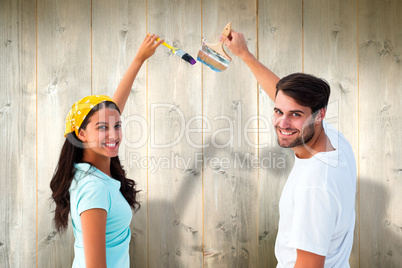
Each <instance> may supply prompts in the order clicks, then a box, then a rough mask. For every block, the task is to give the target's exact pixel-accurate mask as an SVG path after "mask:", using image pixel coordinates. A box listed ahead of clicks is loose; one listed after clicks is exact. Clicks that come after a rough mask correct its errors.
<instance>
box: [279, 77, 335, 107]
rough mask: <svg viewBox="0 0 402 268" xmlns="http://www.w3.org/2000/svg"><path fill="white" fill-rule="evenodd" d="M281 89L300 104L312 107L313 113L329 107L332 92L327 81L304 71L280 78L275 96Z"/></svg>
mask: <svg viewBox="0 0 402 268" xmlns="http://www.w3.org/2000/svg"><path fill="white" fill-rule="evenodd" d="M280 90H281V91H282V92H283V94H285V95H286V96H288V97H291V98H292V99H294V100H295V101H296V103H298V104H299V105H302V106H306V107H310V108H311V112H312V113H315V112H317V111H319V110H320V109H321V108H326V107H327V105H328V99H329V95H330V93H331V89H330V86H329V84H328V82H327V81H325V80H324V79H321V78H317V77H315V76H313V75H310V74H304V73H294V74H290V75H288V76H286V77H284V78H282V79H281V80H279V82H278V83H277V84H276V93H275V97H276V96H277V95H278V92H279V91H280Z"/></svg>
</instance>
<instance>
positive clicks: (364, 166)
mask: <svg viewBox="0 0 402 268" xmlns="http://www.w3.org/2000/svg"><path fill="white" fill-rule="evenodd" d="M400 14H402V2H401V1H398V0H392V1H366V0H364V1H359V81H360V99H359V102H360V113H359V114H360V124H359V125H360V128H359V141H360V156H359V158H360V174H361V182H360V200H361V203H360V211H361V213H360V222H361V225H360V256H361V259H360V266H361V267H390V268H392V267H401V266H402V249H401V230H402V213H401V208H400V204H401V201H402V197H401V192H402V180H401V170H402V169H401V163H402V155H401V153H400V151H401V148H402V142H401V139H400V137H401V136H402V123H401V116H402V113H401V109H400V107H401V102H402V93H401V92H402V66H401V60H400V57H401V56H400V55H401V54H402V18H401V16H400Z"/></svg>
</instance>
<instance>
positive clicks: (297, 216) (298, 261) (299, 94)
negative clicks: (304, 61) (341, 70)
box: [221, 31, 356, 268]
mask: <svg viewBox="0 0 402 268" xmlns="http://www.w3.org/2000/svg"><path fill="white" fill-rule="evenodd" d="M221 38H223V40H224V42H225V45H226V46H227V47H228V48H229V50H231V51H232V53H233V54H235V55H237V56H238V57H240V58H241V59H242V60H243V61H244V62H245V63H246V64H247V66H248V67H249V68H250V70H251V71H252V73H253V74H254V76H255V77H256V79H257V80H258V82H259V84H260V85H261V87H262V88H263V89H264V90H265V91H266V93H267V94H268V96H269V97H270V98H271V99H272V100H274V101H275V108H274V119H273V123H274V126H275V130H276V133H277V135H278V143H279V145H280V146H282V147H285V148H291V149H292V150H293V151H294V153H295V156H296V160H295V164H294V167H293V169H292V171H291V173H290V175H289V178H288V180H287V182H286V184H285V186H284V189H283V192H282V195H281V199H280V202H279V214H280V220H279V229H278V235H277V239H276V244H275V255H276V258H277V260H278V266H277V267H296V268H300V267H308V268H315V267H342V268H343V267H349V257H350V252H351V249H352V245H353V231H354V225H355V211H354V206H355V193H356V164H355V158H354V155H353V151H352V149H351V146H350V144H349V143H348V141H347V140H346V139H345V138H344V136H343V135H342V134H341V133H339V132H338V131H336V130H335V129H334V128H333V127H332V126H330V125H329V124H327V123H325V122H324V121H323V119H324V117H325V113H326V106H327V104H328V99H329V94H330V87H329V85H328V83H326V82H325V81H324V80H322V79H318V78H316V77H314V76H311V75H306V74H302V73H297V74H292V75H289V76H287V77H284V78H282V79H281V80H280V79H279V78H278V77H277V76H276V75H275V74H274V73H272V72H271V71H270V70H269V69H268V68H267V67H265V66H264V65H263V64H261V63H260V62H259V61H258V60H257V59H256V58H255V57H254V56H253V55H252V54H251V53H250V52H249V51H248V48H247V44H246V41H245V39H244V36H243V34H241V33H237V32H234V31H232V33H231V36H230V37H229V38H226V37H224V36H222V37H221Z"/></svg>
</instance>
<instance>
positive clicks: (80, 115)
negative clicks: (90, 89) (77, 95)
mask: <svg viewBox="0 0 402 268" xmlns="http://www.w3.org/2000/svg"><path fill="white" fill-rule="evenodd" d="M104 101H111V102H113V103H114V104H116V103H115V102H114V101H113V100H112V98H110V97H108V96H105V95H91V96H87V97H85V98H83V99H81V100H79V101H77V102H76V103H74V104H73V106H72V107H71V110H70V111H69V112H68V114H67V116H66V132H65V133H64V137H66V135H67V134H68V133H70V132H75V135H77V137H78V130H79V128H80V126H81V124H82V122H83V121H84V119H85V117H86V116H87V114H88V113H89V112H90V111H91V110H92V108H93V107H95V106H96V105H98V104H99V103H101V102H104ZM116 106H117V104H116Z"/></svg>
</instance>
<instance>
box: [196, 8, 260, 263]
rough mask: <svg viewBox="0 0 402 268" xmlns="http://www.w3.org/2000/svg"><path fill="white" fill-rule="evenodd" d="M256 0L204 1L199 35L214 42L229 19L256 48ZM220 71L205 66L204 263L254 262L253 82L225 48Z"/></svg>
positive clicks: (255, 123) (256, 182) (255, 138)
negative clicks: (225, 59)
mask: <svg viewBox="0 0 402 268" xmlns="http://www.w3.org/2000/svg"><path fill="white" fill-rule="evenodd" d="M256 8H257V7H256V2H255V1H243V2H237V1H203V6H202V21H203V25H202V29H203V32H202V37H203V40H206V42H207V43H210V44H214V43H217V42H218V37H219V35H220V34H221V33H222V30H223V28H224V27H225V25H226V24H227V23H228V22H232V29H234V30H236V31H239V32H244V33H246V38H247V42H248V47H249V49H250V51H251V52H253V53H255V49H256V41H257V34H256V29H257V25H256V14H257V13H256V11H257V10H256ZM225 51H226V53H228V54H229V55H230V56H231V57H232V62H231V63H230V65H229V67H228V68H227V69H226V70H225V71H224V72H222V73H217V72H214V71H212V70H211V69H210V68H209V67H207V66H203V115H204V116H205V117H206V118H207V119H208V121H209V122H210V126H209V127H205V129H204V145H205V146H208V147H206V148H205V149H204V163H203V165H204V266H205V267H257V266H258V261H259V260H258V163H257V162H258V155H257V146H258V136H257V133H256V131H255V132H252V131H251V132H250V133H245V132H244V130H245V129H257V120H256V119H257V118H256V116H257V110H258V107H257V82H256V80H255V79H254V77H253V75H252V74H251V72H250V71H249V70H248V68H247V66H246V65H245V64H244V63H243V62H242V61H241V60H240V59H239V58H237V57H236V56H234V55H232V54H231V53H230V52H229V50H228V49H227V48H226V49H225Z"/></svg>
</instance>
